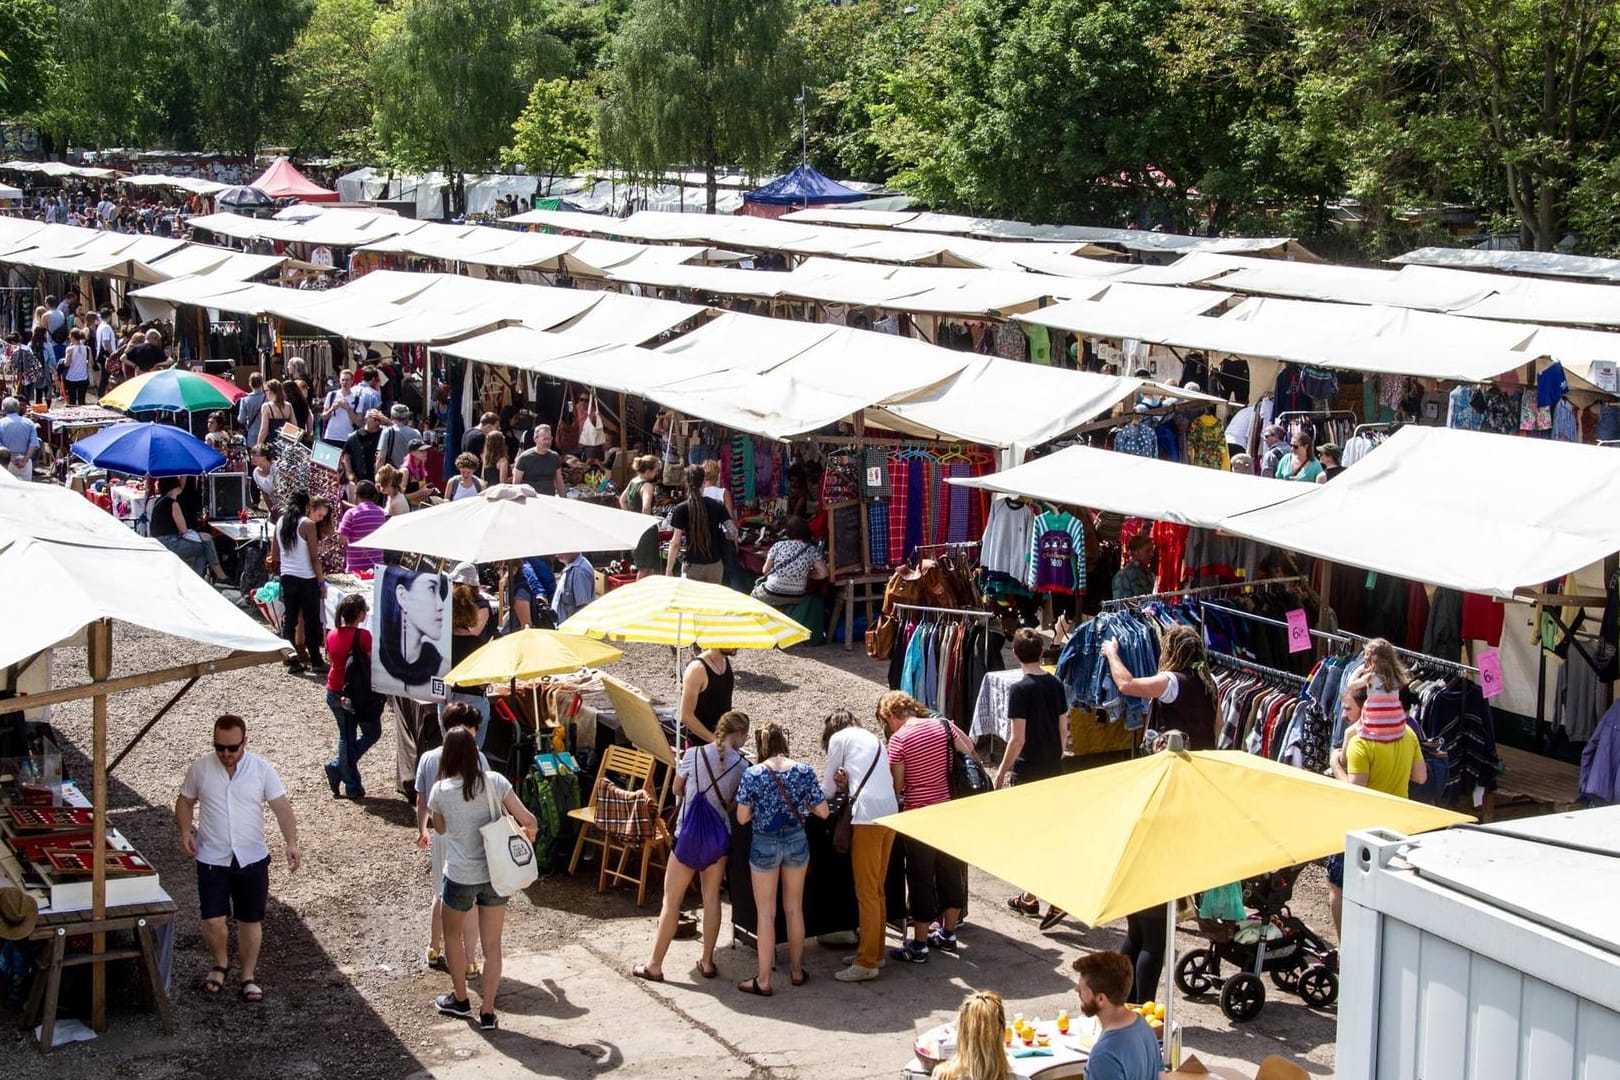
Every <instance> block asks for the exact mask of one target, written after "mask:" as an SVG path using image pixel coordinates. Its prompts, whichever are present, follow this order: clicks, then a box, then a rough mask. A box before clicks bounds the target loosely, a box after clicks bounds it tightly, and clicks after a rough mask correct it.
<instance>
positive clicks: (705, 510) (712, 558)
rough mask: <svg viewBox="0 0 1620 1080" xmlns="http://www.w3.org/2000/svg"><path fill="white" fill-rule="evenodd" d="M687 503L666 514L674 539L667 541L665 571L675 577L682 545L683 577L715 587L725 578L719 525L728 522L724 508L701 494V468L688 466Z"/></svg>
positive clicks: (728, 518) (702, 480)
mask: <svg viewBox="0 0 1620 1080" xmlns="http://www.w3.org/2000/svg"><path fill="white" fill-rule="evenodd" d="M685 479H686V500H685V501H684V502H682V503H679V504H677V505H676V507H675V509H673V510H671V511H670V513H669V527H670V528H671V529H672V530H674V534H675V535H674V536H672V537H671V538H670V541H669V561H668V564H667V566H666V567H665V571H666V572H667V573H668V574H669V575H670V576H671V577H674V576H675V560H676V559H677V558H680V557H682V554H683V552H682V544H681V541H682V540H683V539H684V540H685V541H686V543H685V551H684V557H685V563H686V576H687V577H689V578H691V579H693V580H694V581H707V582H712V583H713V584H716V585H718V584H719V583H720V582H721V580H722V579H723V578H724V576H725V565H724V563H723V562H722V561H721V559H722V557H723V556H724V554H725V547H724V539H725V537H724V534H723V531H722V528H721V527H722V526H723V525H725V523H726V522H728V521H730V520H731V515H730V514H729V513H727V512H726V508H725V505H724V504H723V503H718V502H716V501H714V500H713V499H711V498H709V497H708V496H707V495H705V494H703V483H704V477H703V466H701V465H691V466H688V467H687V469H686V473H685Z"/></svg>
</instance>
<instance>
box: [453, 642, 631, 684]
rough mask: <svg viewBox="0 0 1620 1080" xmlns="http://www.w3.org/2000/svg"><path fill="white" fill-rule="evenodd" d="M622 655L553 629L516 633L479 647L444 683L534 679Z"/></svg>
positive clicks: (484, 682)
mask: <svg viewBox="0 0 1620 1080" xmlns="http://www.w3.org/2000/svg"><path fill="white" fill-rule="evenodd" d="M623 655H624V653H623V652H621V651H620V650H618V649H615V648H614V647H613V646H611V645H604V644H603V643H602V642H600V641H592V640H591V639H590V638H586V637H580V636H578V635H577V634H564V633H561V632H559V631H556V630H534V629H529V630H519V631H518V632H517V633H515V634H507V635H506V636H505V637H498V638H496V639H495V640H494V641H491V642H490V643H489V644H487V645H484V646H481V647H480V648H479V649H478V650H477V651H476V652H474V653H473V654H472V655H471V656H469V657H467V659H465V660H463V661H462V662H461V663H459V664H457V665H456V666H455V667H453V668H451V669H450V674H448V675H446V676H445V677H444V681H445V682H447V683H449V684H450V685H451V686H483V685H487V684H489V683H503V682H506V681H508V680H510V679H538V678H539V677H540V676H542V675H560V674H563V673H564V672H569V671H578V670H579V669H580V668H582V667H597V666H598V665H601V664H611V663H612V662H613V661H615V660H617V659H619V658H620V657H622V656H623Z"/></svg>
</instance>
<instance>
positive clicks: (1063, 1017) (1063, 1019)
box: [1057, 1009, 1069, 1035]
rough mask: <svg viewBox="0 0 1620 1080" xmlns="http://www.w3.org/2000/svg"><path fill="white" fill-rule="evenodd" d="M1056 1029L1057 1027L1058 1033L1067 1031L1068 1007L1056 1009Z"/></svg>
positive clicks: (1065, 1033)
mask: <svg viewBox="0 0 1620 1080" xmlns="http://www.w3.org/2000/svg"><path fill="white" fill-rule="evenodd" d="M1057 1029H1058V1034H1059V1035H1067V1034H1068V1033H1069V1010H1068V1009H1060V1010H1059V1011H1058V1015H1057Z"/></svg>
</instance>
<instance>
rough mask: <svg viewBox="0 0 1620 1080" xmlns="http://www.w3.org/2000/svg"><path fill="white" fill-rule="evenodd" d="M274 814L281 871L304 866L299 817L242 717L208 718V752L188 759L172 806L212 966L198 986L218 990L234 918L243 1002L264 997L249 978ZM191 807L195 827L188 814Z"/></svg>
mask: <svg viewBox="0 0 1620 1080" xmlns="http://www.w3.org/2000/svg"><path fill="white" fill-rule="evenodd" d="M267 805H268V806H269V807H270V812H271V813H272V814H274V815H275V816H276V824H277V825H278V826H279V827H280V828H281V838H282V840H284V841H285V842H286V851H287V869H288V870H290V871H296V870H297V869H298V868H299V866H301V865H302V864H303V861H304V856H303V853H302V852H301V851H300V850H299V849H298V822H297V820H296V819H295V818H294V817H293V809H292V803H291V802H290V801H289V800H288V798H287V788H286V785H284V784H283V783H282V782H281V777H279V776H277V775H276V770H275V768H274V767H273V766H272V765H271V764H270V763H269V762H268V761H266V760H264V758H262V757H260V756H259V755H258V754H255V753H253V752H252V751H251V750H249V749H248V748H247V722H246V721H244V720H243V719H242V718H241V717H240V716H232V715H231V714H229V713H226V714H225V715H223V716H221V717H220V718H219V719H218V720H216V721H214V752H213V753H212V754H205V755H203V756H202V757H200V758H198V759H197V760H196V761H194V762H192V763H191V768H189V769H187V770H186V778H185V780H183V781H182V782H181V784H180V797H179V798H178V799H176V800H175V803H174V822H175V825H176V827H178V828H179V830H180V846H181V847H182V848H183V849H185V853H186V854H187V855H190V856H191V857H192V858H194V859H196V860H197V901H198V906H199V907H200V908H201V914H202V932H203V941H204V942H205V943H206V944H207V945H208V954H209V956H210V957H211V958H212V960H213V962H214V966H213V967H211V968H209V969H208V976H207V978H206V979H204V981H203V988H204V989H205V990H207V991H208V992H209V993H210V994H217V993H219V992H220V990H222V989H223V988H224V986H225V976H226V974H227V973H228V972H229V971H230V950H229V944H230V942H229V934H230V931H229V928H228V926H227V925H226V920H227V919H229V918H230V917H231V916H232V915H234V916H236V951H237V956H238V959H239V960H240V961H241V964H242V982H241V988H242V1000H243V1001H263V1000H264V991H263V990H262V989H260V987H259V984H258V983H257V982H256V981H255V973H256V972H257V970H258V962H259V947H260V945H261V944H262V943H263V940H264V909H265V905H266V904H267V903H268V901H269V899H270V848H269V846H268V845H267V844H266V843H265V833H264V807H265V806H267ZM194 812H195V824H193V815H194Z"/></svg>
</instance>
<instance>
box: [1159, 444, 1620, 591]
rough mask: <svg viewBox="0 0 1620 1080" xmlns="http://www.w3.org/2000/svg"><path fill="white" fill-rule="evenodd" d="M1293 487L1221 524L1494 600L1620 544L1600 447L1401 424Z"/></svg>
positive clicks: (1616, 475)
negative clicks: (1321, 479)
mask: <svg viewBox="0 0 1620 1080" xmlns="http://www.w3.org/2000/svg"><path fill="white" fill-rule="evenodd" d="M1298 486H1299V487H1302V488H1304V489H1305V491H1304V494H1302V495H1301V496H1300V497H1299V498H1296V499H1291V500H1289V501H1287V502H1284V503H1281V504H1279V505H1274V506H1263V507H1258V508H1254V509H1250V510H1247V511H1234V512H1232V513H1231V514H1229V516H1227V517H1225V518H1224V519H1222V520H1221V521H1220V523H1219V524H1220V527H1221V528H1222V529H1223V530H1225V531H1227V532H1230V533H1235V534H1236V535H1238V536H1244V537H1248V538H1250V539H1253V540H1259V541H1262V542H1264V543H1268V544H1275V545H1277V546H1279V547H1283V548H1287V549H1289V550H1292V551H1299V552H1303V553H1305V554H1307V555H1315V556H1318V557H1319V558H1324V559H1330V560H1332V561H1334V562H1340V563H1346V564H1349V565H1351V566H1359V567H1364V568H1366V569H1368V570H1373V571H1376V572H1378V573H1381V574H1391V575H1394V576H1397V577H1404V578H1409V579H1411V580H1413V581H1422V582H1426V583H1428V584H1431V585H1442V586H1446V587H1448V588H1453V589H1461V590H1463V591H1465V592H1473V593H1483V594H1487V595H1490V596H1496V597H1501V598H1503V599H1507V598H1510V597H1512V596H1513V595H1514V593H1515V592H1517V591H1518V590H1520V589H1525V588H1533V587H1535V586H1537V585H1540V584H1541V583H1543V582H1546V581H1550V580H1553V579H1555V578H1560V577H1563V576H1564V575H1565V574H1570V573H1573V572H1575V571H1577V570H1579V569H1581V568H1583V567H1586V566H1590V565H1592V564H1593V563H1599V562H1602V561H1603V559H1605V558H1606V557H1608V556H1609V555H1612V554H1614V553H1615V552H1617V551H1620V514H1617V513H1616V511H1615V508H1616V507H1617V506H1620V454H1617V453H1615V452H1614V451H1613V450H1612V449H1608V448H1605V447H1598V446H1579V445H1576V444H1573V443H1559V442H1550V441H1543V440H1539V439H1513V438H1504V437H1503V436H1501V435H1495V434H1490V433H1484V432H1473V431H1458V430H1455V429H1451V428H1431V427H1417V426H1412V425H1408V426H1406V427H1403V428H1402V429H1401V430H1399V431H1397V432H1396V433H1395V434H1394V435H1392V436H1390V438H1389V439H1388V440H1387V441H1386V442H1385V443H1384V444H1383V445H1382V446H1381V447H1379V448H1378V450H1377V451H1375V452H1374V453H1372V454H1370V455H1369V456H1367V457H1366V458H1364V459H1362V460H1361V461H1359V462H1357V463H1356V464H1355V465H1354V466H1353V467H1352V468H1350V469H1348V470H1346V471H1345V472H1344V473H1342V474H1341V475H1340V476H1338V477H1337V478H1336V479H1335V480H1334V481H1333V483H1331V484H1318V485H1303V484H1302V485H1298ZM1165 501H1166V503H1167V504H1169V505H1175V503H1176V501H1175V500H1173V499H1167V500H1165ZM1482 538H1489V539H1488V541H1486V540H1483V539H1482Z"/></svg>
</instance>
